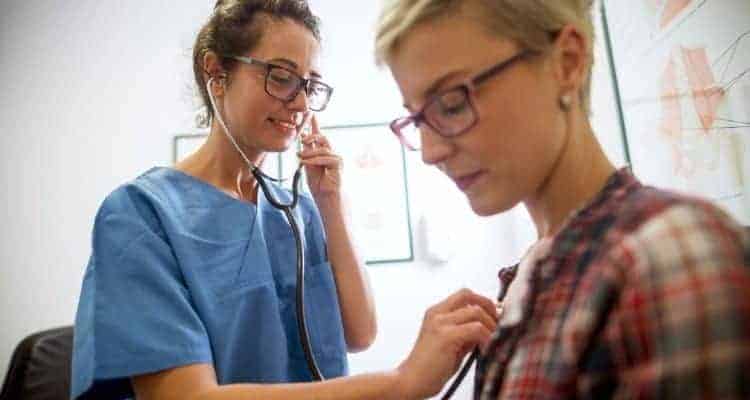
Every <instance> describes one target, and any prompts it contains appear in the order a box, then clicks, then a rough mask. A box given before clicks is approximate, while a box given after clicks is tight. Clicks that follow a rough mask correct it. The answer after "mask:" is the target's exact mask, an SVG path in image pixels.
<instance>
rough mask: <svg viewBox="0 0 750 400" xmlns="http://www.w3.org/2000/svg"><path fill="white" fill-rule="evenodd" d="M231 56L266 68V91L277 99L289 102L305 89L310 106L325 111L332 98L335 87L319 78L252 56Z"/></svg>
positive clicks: (311, 108) (313, 109)
mask: <svg viewBox="0 0 750 400" xmlns="http://www.w3.org/2000/svg"><path fill="white" fill-rule="evenodd" d="M229 57H230V58H232V59H234V60H237V61H240V62H242V63H245V64H248V65H257V66H259V67H262V68H264V69H265V70H266V76H265V80H266V81H265V89H266V93H268V95H269V96H271V97H273V98H275V99H278V100H281V101H283V102H285V103H288V102H290V101H292V100H294V99H295V98H296V97H297V96H298V95H299V92H300V91H301V90H302V89H304V90H305V94H306V95H307V100H308V108H309V109H310V110H312V111H323V110H324V109H325V108H326V106H327V105H328V101H329V100H330V99H331V94H332V93H333V88H332V87H330V86H328V85H326V84H325V83H323V82H321V81H319V80H317V79H313V78H311V79H305V78H303V77H301V76H299V75H298V74H297V73H296V72H294V71H292V70H290V69H287V68H284V67H282V66H280V65H276V64H271V63H267V62H265V61H261V60H258V59H255V58H252V57H243V56H229Z"/></svg>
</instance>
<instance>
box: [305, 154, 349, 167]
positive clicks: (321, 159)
mask: <svg viewBox="0 0 750 400" xmlns="http://www.w3.org/2000/svg"><path fill="white" fill-rule="evenodd" d="M299 162H300V164H302V165H315V166H320V167H326V168H328V169H341V166H342V164H343V162H342V161H341V157H339V156H336V155H331V156H317V157H313V158H304V159H301V160H300V161H299Z"/></svg>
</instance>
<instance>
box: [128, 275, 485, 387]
mask: <svg viewBox="0 0 750 400" xmlns="http://www.w3.org/2000/svg"><path fill="white" fill-rule="evenodd" d="M497 317H498V316H497V313H496V310H495V305H494V304H493V302H492V301H491V300H489V299H487V298H485V297H482V296H480V295H477V294H475V293H472V292H470V291H468V290H465V289H464V290H461V291H459V292H456V293H454V294H453V295H451V296H450V297H448V298H447V299H445V300H443V301H442V302H440V303H438V304H436V305H434V306H432V307H430V309H429V310H427V312H426V313H425V317H424V320H423V321H422V328H421V330H420V332H419V337H418V338H417V342H416V343H415V344H414V348H413V349H412V351H411V353H410V354H409V356H408V357H407V358H406V360H404V362H402V363H401V365H400V366H399V367H398V368H396V369H394V370H392V371H387V372H380V373H371V374H363V375H357V376H348V377H342V378H336V379H330V380H327V381H323V382H310V383H280V384H233V385H223V386H222V385H218V383H217V379H216V372H215V370H214V367H213V366H212V365H211V364H193V365H188V366H183V367H177V368H173V369H169V370H166V371H161V372H156V373H153V374H148V375H140V376H136V377H133V378H132V383H133V390H134V391H135V394H136V398H137V399H138V400H229V399H232V400H237V399H240V400H254V399H264V400H281V399H283V400H288V399H295V400H303V399H326V400H369V399H373V400H374V399H378V400H388V399H397V400H412V399H415V400H416V399H424V398H427V397H431V396H434V395H435V394H437V393H438V392H439V391H440V389H441V388H442V387H443V386H444V385H445V383H446V382H447V381H448V379H450V377H451V376H453V374H455V373H456V371H457V370H458V368H459V366H460V364H461V360H462V359H463V358H464V357H465V356H466V355H467V354H468V353H469V352H470V351H471V350H472V349H474V348H475V347H476V346H485V345H486V344H487V343H488V342H489V340H490V336H491V335H492V332H493V331H494V328H495V325H496V324H497Z"/></svg>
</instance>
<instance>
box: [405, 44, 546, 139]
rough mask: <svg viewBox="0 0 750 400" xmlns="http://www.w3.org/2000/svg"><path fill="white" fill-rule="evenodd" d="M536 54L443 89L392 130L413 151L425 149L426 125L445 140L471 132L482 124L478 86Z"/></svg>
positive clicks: (524, 54) (520, 55) (521, 54)
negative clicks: (476, 95) (475, 99)
mask: <svg viewBox="0 0 750 400" xmlns="http://www.w3.org/2000/svg"><path fill="white" fill-rule="evenodd" d="M534 54H536V53H535V52H533V51H531V50H525V51H522V52H519V53H518V54H516V55H515V56H513V57H511V58H509V59H506V60H503V61H502V62H500V63H498V64H495V65H493V66H492V67H489V68H487V69H486V70H484V71H482V72H480V73H479V74H477V75H475V76H474V77H473V78H470V79H469V80H467V81H466V82H465V83H463V84H460V85H458V86H454V87H452V88H449V89H446V90H443V91H442V92H440V93H438V94H436V95H435V96H433V97H432V98H431V99H430V100H428V101H427V103H425V105H424V106H423V107H422V109H421V110H420V111H417V112H415V113H414V114H411V115H408V116H406V117H402V118H399V119H396V120H394V121H393V122H391V130H392V131H393V133H394V134H395V135H396V137H398V139H399V140H400V141H401V143H402V144H403V145H404V146H405V147H406V148H407V149H409V150H419V149H420V148H421V147H422V140H421V135H420V132H419V129H420V125H421V124H422V123H425V124H427V126H429V127H430V128H432V130H434V131H435V132H436V133H437V134H439V135H441V136H444V137H455V136H458V135H460V134H462V133H464V132H467V131H468V130H470V129H471V128H473V127H474V126H475V125H476V124H477V122H478V121H479V115H478V113H477V111H476V108H475V107H474V104H473V102H472V96H471V94H472V93H474V92H475V91H476V88H477V86H479V85H481V84H482V83H484V82H486V81H487V80H489V78H491V77H493V76H495V75H497V74H499V73H500V72H502V71H504V70H506V69H508V67H510V66H511V65H513V64H515V63H516V62H518V61H521V60H523V59H526V58H528V57H530V56H532V55H534Z"/></svg>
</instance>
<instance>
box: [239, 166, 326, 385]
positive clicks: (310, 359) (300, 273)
mask: <svg viewBox="0 0 750 400" xmlns="http://www.w3.org/2000/svg"><path fill="white" fill-rule="evenodd" d="M252 172H253V175H254V176H255V179H256V181H257V182H258V184H259V185H260V188H261V190H262V191H263V194H264V195H265V197H266V199H267V200H268V202H269V203H271V205H272V206H273V207H274V208H276V209H278V210H281V211H283V212H284V215H285V216H286V219H287V221H288V222H289V226H290V227H291V230H292V234H293V235H294V243H295V247H296V250H297V293H296V299H295V300H296V301H295V306H296V311H297V332H298V333H299V336H300V342H301V343H302V351H303V353H304V354H305V360H306V361H307V366H308V368H309V369H310V373H311V374H312V377H313V379H314V380H316V381H323V380H325V378H324V377H323V374H322V373H321V372H320V368H319V367H318V363H317V362H316V361H315V355H314V354H313V351H312V345H311V343H310V331H309V330H308V329H307V319H306V313H305V251H304V247H303V242H302V234H301V232H300V228H299V225H298V224H297V220H296V219H295V218H294V207H296V206H297V202H298V200H299V182H300V177H301V176H302V166H299V167H297V171H296V172H295V173H294V179H293V181H292V200H291V201H290V202H289V203H288V204H284V203H282V202H280V201H279V200H278V199H277V198H276V196H274V195H273V193H271V190H270V188H269V187H268V184H267V183H266V180H265V174H263V172H261V171H260V169H258V168H253V169H252Z"/></svg>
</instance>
